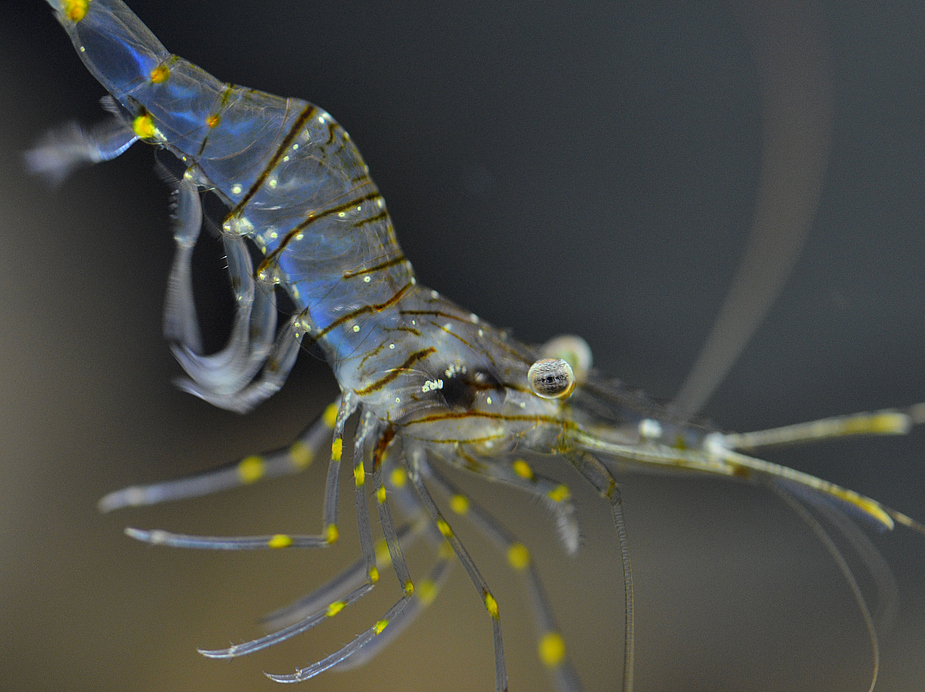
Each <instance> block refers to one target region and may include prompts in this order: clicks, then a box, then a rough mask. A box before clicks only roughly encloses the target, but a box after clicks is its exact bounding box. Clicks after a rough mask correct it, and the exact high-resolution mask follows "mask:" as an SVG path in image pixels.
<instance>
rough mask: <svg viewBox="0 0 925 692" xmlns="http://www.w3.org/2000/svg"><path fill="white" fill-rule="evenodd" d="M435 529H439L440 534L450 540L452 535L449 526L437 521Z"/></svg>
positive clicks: (441, 520) (442, 521)
mask: <svg viewBox="0 0 925 692" xmlns="http://www.w3.org/2000/svg"><path fill="white" fill-rule="evenodd" d="M437 528H438V529H440V533H442V534H443V535H444V537H446V538H450V537H451V536H452V535H453V529H451V528H450V525H449V524H447V523H446V522H445V521H444V520H443V519H437Z"/></svg>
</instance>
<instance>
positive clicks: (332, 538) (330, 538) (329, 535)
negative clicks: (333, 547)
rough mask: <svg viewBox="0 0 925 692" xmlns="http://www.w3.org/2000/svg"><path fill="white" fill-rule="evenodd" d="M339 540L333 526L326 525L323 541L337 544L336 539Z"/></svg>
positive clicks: (337, 532)
mask: <svg viewBox="0 0 925 692" xmlns="http://www.w3.org/2000/svg"><path fill="white" fill-rule="evenodd" d="M338 538H340V531H338V530H337V526H336V525H335V524H328V527H327V528H326V529H325V530H324V540H326V541H327V542H328V544H329V545H330V544H331V543H337V539H338Z"/></svg>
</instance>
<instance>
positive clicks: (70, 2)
mask: <svg viewBox="0 0 925 692" xmlns="http://www.w3.org/2000/svg"><path fill="white" fill-rule="evenodd" d="M89 4H90V0H64V2H63V3H62V4H61V6H62V8H63V10H64V16H65V17H67V18H68V19H70V20H71V21H72V22H79V21H80V20H81V19H83V18H84V17H85V16H87V5H89Z"/></svg>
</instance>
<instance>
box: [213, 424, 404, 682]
mask: <svg viewBox="0 0 925 692" xmlns="http://www.w3.org/2000/svg"><path fill="white" fill-rule="evenodd" d="M375 429H376V426H375V422H374V417H373V416H372V414H369V413H367V414H364V417H363V421H362V422H361V428H360V433H359V435H358V438H359V439H358V443H357V447H356V450H355V457H354V479H355V486H356V497H357V521H358V524H359V530H360V544H361V546H362V550H363V553H364V560H363V562H364V567H365V570H366V574H367V579H366V583H365V584H364V585H362V586H360V587H359V588H358V589H356V590H354V591H353V592H351V593H350V594H349V595H348V597H347V599H345V600H343V601H333V602H331V603H329V604H328V605H327V607H326V608H324V609H323V610H321V611H318V612H317V613H315V614H313V615H312V616H310V617H309V618H307V619H306V620H304V621H303V622H300V623H296V624H294V625H292V626H289V627H286V628H284V629H283V630H280V631H279V632H275V633H273V634H270V635H267V636H265V637H262V638H260V639H257V640H254V641H252V642H247V643H245V644H242V645H238V646H235V647H232V648H230V649H224V650H219V651H204V652H202V653H204V654H205V655H207V656H210V657H217V658H227V657H232V656H238V655H242V654H245V653H252V652H253V651H257V650H259V649H262V648H265V647H267V646H271V645H273V644H275V643H277V642H280V641H283V640H284V639H288V638H289V637H291V636H293V635H295V634H298V633H300V632H304V631H306V630H307V629H310V628H311V627H314V626H315V625H316V624H317V623H318V622H321V621H322V620H323V619H325V618H327V617H333V616H334V615H336V614H337V613H339V612H340V611H341V610H343V608H344V607H345V606H346V605H347V604H348V603H353V602H355V601H356V600H358V599H359V598H360V597H362V596H363V595H364V594H365V593H367V592H368V591H369V590H370V589H372V587H373V586H374V585H375V583H376V582H377V581H378V578H379V575H378V569H377V567H376V557H375V553H374V551H373V542H372V533H371V529H370V523H369V507H368V505H367V502H366V494H365V470H364V466H363V460H364V459H365V457H366V456H367V452H368V451H369V446H370V445H369V442H370V438H371V433H372V432H373V431H374V430H375ZM390 440H391V436H383V437H382V438H380V439H379V441H378V443H377V445H376V451H375V452H374V469H375V470H377V471H378V469H379V468H380V466H381V456H382V454H384V452H385V450H386V449H387V447H388V444H389V441H390ZM379 480H380V487H381V476H380V479H379ZM377 495H378V496H379V497H383V495H382V493H377ZM383 504H384V502H380V517H381V518H382V522H383V530H384V533H385V536H386V543H387V545H388V549H389V554H390V557H391V562H392V566H393V567H394V569H395V573H396V575H397V576H398V579H399V582H400V583H401V584H402V589H403V595H402V597H401V598H400V599H399V600H398V601H397V602H396V603H395V604H393V605H392V607H391V608H389V610H388V611H387V612H386V614H385V616H384V617H383V618H382V619H380V620H378V621H377V622H376V623H375V624H374V625H373V626H371V627H370V628H368V629H367V630H366V631H365V632H363V633H362V634H360V635H358V636H357V637H356V638H355V639H354V640H353V641H351V642H350V643H348V644H347V645H345V646H343V647H341V648H340V649H338V650H337V651H335V652H334V653H332V654H330V655H328V656H326V657H325V658H323V659H322V660H320V661H317V662H316V663H313V664H311V665H310V666H307V667H306V668H302V669H300V670H298V671H296V672H295V673H294V674H291V675H276V674H268V677H270V678H271V679H272V680H275V681H277V682H300V681H302V680H307V679H309V678H312V677H314V676H316V675H318V674H319V673H322V672H324V671H325V670H328V669H329V668H331V667H333V666H336V665H339V664H341V663H343V662H344V661H346V660H348V659H349V658H350V657H352V656H354V655H355V654H357V653H358V652H359V651H361V650H362V649H363V648H364V647H366V646H367V645H370V644H371V643H372V642H374V641H375V640H376V639H377V638H379V637H380V636H381V635H382V633H383V632H385V631H387V628H389V627H390V626H392V625H393V624H394V623H396V622H398V623H400V622H402V620H403V614H404V612H405V610H406V609H407V608H408V605H409V603H410V601H411V598H412V594H413V591H414V588H413V585H412V582H411V578H410V574H409V572H408V568H407V565H406V564H405V560H404V557H403V555H402V551H401V545H400V541H399V537H398V534H397V532H396V530H395V525H394V523H393V522H392V518H391V513H390V512H389V511H388V510H385V511H383V510H382V509H381V507H382V505H383Z"/></svg>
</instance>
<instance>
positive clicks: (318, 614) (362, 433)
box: [200, 397, 379, 672]
mask: <svg viewBox="0 0 925 692" xmlns="http://www.w3.org/2000/svg"><path fill="white" fill-rule="evenodd" d="M349 398H350V397H345V399H349ZM375 429H376V428H375V423H374V419H373V417H372V415H371V414H370V413H369V412H364V413H363V414H362V419H361V421H360V426H359V429H358V432H357V436H356V443H355V445H354V478H355V479H356V497H357V507H356V511H357V524H358V527H359V536H360V546H361V549H362V553H363V559H362V565H363V569H364V573H365V579H364V580H363V583H361V584H360V585H359V586H356V587H355V588H353V589H352V590H351V591H350V592H349V593H347V594H346V596H344V597H337V598H335V599H333V600H330V601H329V602H327V603H326V604H325V605H324V606H323V607H322V608H321V609H319V610H317V611H315V612H313V613H312V614H310V615H309V616H307V617H305V618H303V619H302V620H300V621H298V622H295V623H293V624H292V625H289V626H287V627H284V628H282V629H280V630H278V631H276V632H272V633H271V634H268V635H265V636H263V637H259V638H257V639H253V640H251V641H248V642H244V643H242V644H236V645H234V646H231V647H229V648H227V649H200V653H201V654H203V655H204V656H207V657H209V658H235V657H238V656H245V655H247V654H251V653H254V652H256V651H260V650H262V649H265V648H267V647H270V646H273V645H275V644H278V643H280V642H283V641H285V640H287V639H290V638H292V637H294V636H296V635H297V634H301V633H302V632H306V631H308V630H310V629H312V628H313V627H315V625H317V624H319V623H321V622H324V621H325V620H326V619H328V618H332V617H334V616H335V615H337V614H338V613H340V612H341V611H342V610H343V609H344V608H346V607H347V606H348V605H352V604H353V603H355V602H356V601H358V600H359V599H360V598H362V597H363V596H365V595H366V594H367V593H369V592H370V591H371V590H372V588H373V587H374V586H375V585H376V582H378V581H379V573H378V569H377V567H376V556H375V551H374V549H373V540H372V529H371V527H370V521H369V507H368V506H367V502H366V493H365V488H364V485H365V483H364V480H363V477H364V472H363V470H362V469H363V459H364V457H365V456H366V455H367V453H368V452H369V449H370V440H371V438H372V436H373V433H374V432H375ZM358 469H359V470H358ZM329 526H335V524H330V525H329ZM334 581H335V582H341V583H340V585H342V586H346V583H345V582H342V580H340V579H335V580H334ZM316 665H317V664H316ZM332 665H333V664H332ZM329 667H330V666H329ZM318 672H320V670H319V671H318Z"/></svg>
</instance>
